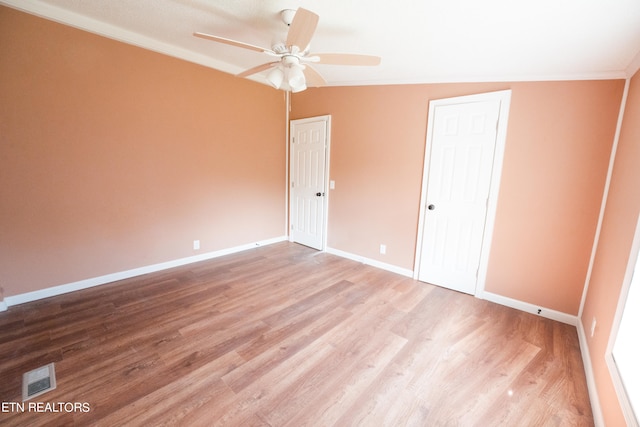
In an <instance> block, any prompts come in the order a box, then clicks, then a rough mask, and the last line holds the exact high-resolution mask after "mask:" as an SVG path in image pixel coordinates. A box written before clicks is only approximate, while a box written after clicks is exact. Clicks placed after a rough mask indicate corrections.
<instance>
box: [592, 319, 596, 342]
mask: <svg viewBox="0 0 640 427" xmlns="http://www.w3.org/2000/svg"><path fill="white" fill-rule="evenodd" d="M595 333H596V318H595V317H594V318H593V320H592V321H591V338H593V335H594V334H595Z"/></svg>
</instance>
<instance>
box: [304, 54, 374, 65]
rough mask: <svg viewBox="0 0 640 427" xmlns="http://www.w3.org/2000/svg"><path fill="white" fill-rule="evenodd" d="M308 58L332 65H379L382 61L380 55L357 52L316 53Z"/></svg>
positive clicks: (317, 62)
mask: <svg viewBox="0 0 640 427" xmlns="http://www.w3.org/2000/svg"><path fill="white" fill-rule="evenodd" d="M307 58H308V59H309V61H311V62H314V63H316V64H330V65H378V64H380V61H381V58H380V57H379V56H373V55H359V54H355V53H314V54H311V55H309V56H308V57H307ZM316 58H318V59H316Z"/></svg>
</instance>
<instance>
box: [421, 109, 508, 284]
mask: <svg viewBox="0 0 640 427" xmlns="http://www.w3.org/2000/svg"><path fill="white" fill-rule="evenodd" d="M489 98H492V97H489ZM465 101H466V102H465ZM500 111H501V101H500V99H486V100H483V99H482V97H480V96H479V97H474V98H468V97H465V98H453V99H450V100H439V101H435V102H434V103H433V105H430V117H429V121H430V124H429V127H430V128H429V131H428V140H427V156H426V160H425V180H424V181H425V184H426V193H425V195H424V196H423V203H424V206H423V211H422V212H423V214H422V227H421V229H422V233H421V236H419V238H420V239H421V245H420V246H421V247H420V251H419V252H420V257H419V263H418V279H419V280H421V281H424V282H428V283H432V284H435V285H439V286H443V287H446V288H450V289H453V290H457V291H461V292H465V293H469V294H475V292H476V285H477V280H478V275H479V270H480V267H481V257H482V251H483V242H485V241H486V239H485V237H486V236H485V232H487V227H486V221H487V210H488V207H489V195H490V189H491V183H492V176H493V172H494V154H495V149H496V141H497V136H498V124H499V117H500ZM484 250H487V248H484Z"/></svg>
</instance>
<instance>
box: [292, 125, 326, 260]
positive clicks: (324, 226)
mask: <svg viewBox="0 0 640 427" xmlns="http://www.w3.org/2000/svg"><path fill="white" fill-rule="evenodd" d="M320 121H324V122H325V133H326V136H325V137H326V139H327V144H326V147H325V162H324V183H323V187H324V194H325V196H324V197H325V199H324V212H323V214H324V215H323V217H324V220H323V224H322V249H321V250H322V251H324V250H326V248H327V227H328V224H329V170H330V169H329V163H330V159H331V156H330V153H331V115H330V114H327V115H324V116H315V117H307V118H304V119H295V120H290V121H289V145H288V147H287V148H288V150H287V152H288V153H289V152H292V151H293V147H292V145H293V136H294V135H295V132H294V131H293V128H294V126H295V125H298V124H305V123H313V122H320ZM288 170H289V172H288V176H289V179H288V181H289V183H288V187H287V190H289V191H288V192H289V196H288V204H289V209H288V216H287V223H288V227H287V235H288V236H289V241H290V242H293V236H292V235H291V218H292V217H293V213H292V212H291V209H292V203H291V193H292V192H291V185H292V179H293V160H292V159H291V156H289V169H288Z"/></svg>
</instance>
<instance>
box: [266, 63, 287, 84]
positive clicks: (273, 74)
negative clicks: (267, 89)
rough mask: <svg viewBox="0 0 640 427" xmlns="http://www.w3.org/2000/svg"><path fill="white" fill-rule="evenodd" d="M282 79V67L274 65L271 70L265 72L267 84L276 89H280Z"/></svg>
mask: <svg viewBox="0 0 640 427" xmlns="http://www.w3.org/2000/svg"><path fill="white" fill-rule="evenodd" d="M283 80H284V72H283V71H282V69H281V68H280V67H279V66H278V67H274V68H273V70H271V71H269V74H267V81H268V82H269V84H270V85H271V86H273V87H275V88H276V89H280V87H281V86H282V81H283Z"/></svg>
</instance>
